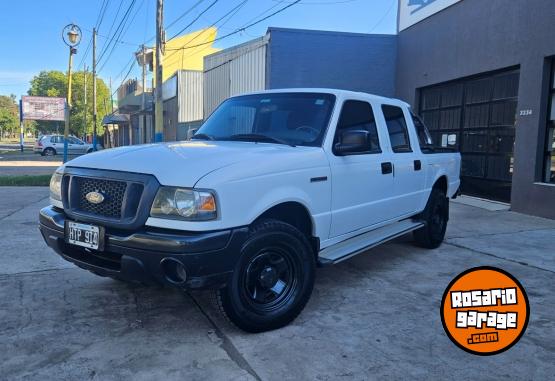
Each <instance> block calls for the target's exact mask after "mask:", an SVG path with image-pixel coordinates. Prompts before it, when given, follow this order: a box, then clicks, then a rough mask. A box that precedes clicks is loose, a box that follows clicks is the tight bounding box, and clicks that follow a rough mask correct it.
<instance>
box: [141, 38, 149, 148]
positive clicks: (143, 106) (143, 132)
mask: <svg viewBox="0 0 555 381" xmlns="http://www.w3.org/2000/svg"><path fill="white" fill-rule="evenodd" d="M142 54H143V59H142V61H143V65H142V66H143V70H142V81H141V86H142V87H143V93H142V94H141V112H142V115H141V116H142V118H141V119H142V120H143V127H142V128H141V130H140V131H139V137H140V140H139V141H140V142H141V143H146V141H145V136H146V111H145V109H146V93H145V91H146V48H145V45H144V44H143V46H142ZM149 143H150V142H149Z"/></svg>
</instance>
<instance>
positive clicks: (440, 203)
mask: <svg viewBox="0 0 555 381" xmlns="http://www.w3.org/2000/svg"><path fill="white" fill-rule="evenodd" d="M420 218H421V220H422V221H423V222H424V223H425V226H424V227H422V228H420V229H418V230H415V231H414V239H415V241H416V243H417V244H418V245H419V246H422V247H425V248H428V249H435V248H437V247H439V245H441V243H442V242H443V239H444V238H445V231H446V230H447V222H448V221H449V199H448V198H447V197H446V195H445V192H444V191H442V190H440V189H438V188H433V189H432V192H431V194H430V198H429V199H428V203H427V204H426V208H425V209H424V211H423V212H422V214H421V215H420Z"/></svg>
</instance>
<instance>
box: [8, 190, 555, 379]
mask: <svg viewBox="0 0 555 381" xmlns="http://www.w3.org/2000/svg"><path fill="white" fill-rule="evenodd" d="M47 197H48V189H47V188H9V187H5V188H0V237H2V238H0V239H1V241H2V245H1V246H0V247H1V249H0V343H2V349H3V350H2V351H0V379H4V378H5V379H9V380H14V379H82V378H89V379H98V380H120V379H139V380H141V379H154V378H164V379H168V380H173V379H238V380H242V379H245V380H247V379H262V380H304V379H310V380H333V379H347V380H362V379H388V380H401V379H422V380H430V379H432V380H436V379H438V380H439V379H441V380H445V379H469V380H476V379H500V378H508V379H537V380H547V379H553V378H554V377H555V363H554V362H553V359H554V358H555V344H554V342H555V319H554V318H553V306H554V305H555V296H554V295H553V291H554V289H553V285H554V284H555V256H554V255H553V254H554V250H553V243H554V242H555V221H551V220H545V219H541V218H536V217H529V216H524V215H521V214H517V213H513V212H510V211H488V210H485V209H481V208H477V207H474V206H468V205H462V204H455V203H452V205H451V221H450V225H449V229H448V239H447V241H446V243H444V244H443V245H442V246H441V247H440V248H439V249H436V250H424V249H420V248H416V247H414V246H413V245H412V244H411V243H410V236H405V237H402V238H400V239H398V240H396V241H395V242H392V243H390V244H387V245H385V246H382V247H378V248H376V249H373V250H371V251H369V252H368V253H365V254H361V255H359V256H356V257H354V258H352V259H351V260H349V261H346V262H343V263H341V264H339V265H337V266H334V267H328V268H323V269H319V270H318V272H317V281H316V285H315V289H314V293H313V296H312V299H311V300H310V302H309V303H308V305H307V307H306V309H305V311H304V312H303V313H302V314H301V315H300V316H299V318H298V319H297V320H295V321H294V322H293V324H291V325H289V326H287V327H285V328H283V329H280V330H277V331H272V332H267V333H263V334H257V335H253V334H245V333H244V332H241V331H239V330H237V329H236V328H234V327H233V326H231V325H229V323H227V322H226V321H225V320H224V319H222V317H221V316H220V315H219V313H218V312H217V311H216V309H215V308H214V304H213V303H211V302H210V300H209V297H210V295H209V293H208V292H194V293H191V294H184V293H181V292H178V291H175V290H170V289H162V288H157V287H142V286H135V285H128V284H124V283H120V282H116V281H113V280H110V279H105V278H100V277H96V276H94V275H92V274H90V273H88V272H86V271H84V270H81V269H77V268H75V267H74V266H73V265H71V264H69V263H67V262H65V261H63V260H61V259H60V258H59V257H58V256H56V255H55V254H54V253H53V252H52V251H51V250H50V249H48V248H47V247H46V246H45V244H44V243H43V242H42V239H41V237H40V234H39V233H38V230H37V213H38V210H39V209H40V207H41V206H43V205H46V204H47V202H48V200H47ZM480 265H491V266H496V267H500V268H502V269H505V270H507V271H509V272H510V273H512V274H513V275H515V276H516V277H517V278H518V279H519V280H520V282H521V283H522V284H523V286H524V287H525V289H526V291H527V293H528V297H529V299H530V304H531V319H530V323H529V326H528V330H527V332H526V334H525V335H524V336H523V338H522V339H521V341H520V342H519V343H518V344H517V345H515V346H514V347H513V348H511V349H510V350H508V351H507V352H504V353H502V354H499V355H496V356H490V357H480V356H473V355H470V354H468V353H466V352H463V351H462V350H460V349H459V348H457V347H456V346H455V345H454V344H453V343H452V342H451V341H449V339H448V338H447V336H446V335H445V333H444V331H443V328H442V325H441V320H440V316H439V305H440V301H441V297H442V294H443V291H444V290H445V287H446V286H447V284H448V283H449V281H450V280H452V279H453V278H454V277H455V276H456V275H457V274H459V273H460V272H462V271H464V270H466V269H468V268H470V267H475V266H480Z"/></svg>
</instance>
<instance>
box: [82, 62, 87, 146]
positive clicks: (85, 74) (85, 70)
mask: <svg viewBox="0 0 555 381" xmlns="http://www.w3.org/2000/svg"><path fill="white" fill-rule="evenodd" d="M83 66H84V67H83V73H84V75H83V78H84V79H85V102H84V104H85V131H83V132H84V133H85V137H86V136H87V130H88V129H87V111H88V110H87V74H88V72H87V65H83Z"/></svg>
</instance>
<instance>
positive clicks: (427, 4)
mask: <svg viewBox="0 0 555 381" xmlns="http://www.w3.org/2000/svg"><path fill="white" fill-rule="evenodd" d="M459 1H461V0H399V32H400V31H402V30H404V29H407V28H408V27H410V26H412V25H414V24H416V23H418V22H420V21H422V20H424V19H426V18H428V17H430V16H432V15H434V14H436V13H438V12H439V11H442V10H444V9H445V8H447V7H450V6H451V5H453V4H455V3H458V2H459Z"/></svg>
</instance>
